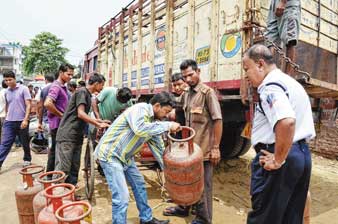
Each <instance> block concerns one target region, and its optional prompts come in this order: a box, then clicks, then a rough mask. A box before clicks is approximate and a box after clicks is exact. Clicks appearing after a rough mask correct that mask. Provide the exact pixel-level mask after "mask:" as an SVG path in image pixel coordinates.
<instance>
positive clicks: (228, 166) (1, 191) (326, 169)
mask: <svg viewBox="0 0 338 224" xmlns="http://www.w3.org/2000/svg"><path fill="white" fill-rule="evenodd" d="M22 155H23V153H22V149H21V148H13V150H12V152H11V153H10V154H9V156H8V158H7V160H6V161H5V163H4V165H3V168H2V171H1V173H0V199H1V203H0V218H1V221H0V223H4V224H16V223H19V222H18V215H17V211H16V203H15V197H14V191H15V189H16V187H17V186H18V185H19V184H20V182H21V180H22V179H21V177H20V174H19V173H18V171H19V169H20V168H21V166H22ZM253 156H254V152H253V150H251V151H249V153H247V154H246V155H244V156H243V157H241V158H240V159H234V160H228V161H222V162H221V164H220V165H219V167H218V168H217V169H216V170H215V172H214V178H213V180H214V204H213V212H214V222H213V223H215V224H224V223H231V224H242V223H246V215H247V212H248V211H249V210H250V197H249V178H250V170H249V164H250V161H251V159H252V158H253ZM46 158H47V156H46V155H36V154H34V153H33V162H34V163H35V164H40V165H45V163H46ZM142 173H143V174H144V176H145V179H146V183H147V191H148V198H149V204H150V205H151V207H152V208H153V212H154V216H155V217H157V218H165V217H163V216H162V211H163V209H164V208H165V207H166V206H168V205H170V204H168V203H163V202H162V199H161V196H160V195H161V188H160V186H159V184H158V181H157V175H156V173H155V172H154V171H149V170H143V171H142ZM80 176H81V179H80V188H79V191H78V193H79V194H80V195H83V196H84V181H83V178H82V174H80ZM95 181H96V189H95V193H94V200H93V202H92V205H93V220H94V221H95V223H96V224H110V223H111V196H110V192H109V191H108V186H107V183H106V182H105V179H104V178H103V177H101V176H100V175H99V174H98V173H96V179H95ZM311 193H312V198H313V200H312V209H311V212H312V214H311V216H312V217H311V223H316V224H334V223H337V224H338V162H337V161H334V160H328V159H324V158H322V157H320V156H316V155H313V169H312V179H311ZM192 218H193V217H192V216H190V217H188V218H174V217H173V218H170V221H171V222H170V223H173V224H185V223H190V221H191V220H192ZM128 223H129V224H134V223H135V224H136V223H139V219H138V212H137V208H136V203H135V200H134V199H133V197H132V196H131V201H130V204H129V209H128Z"/></svg>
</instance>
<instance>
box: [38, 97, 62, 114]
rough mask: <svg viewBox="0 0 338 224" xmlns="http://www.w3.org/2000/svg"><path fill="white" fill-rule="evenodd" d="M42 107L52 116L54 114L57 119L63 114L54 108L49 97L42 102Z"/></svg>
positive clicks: (52, 101)
mask: <svg viewBox="0 0 338 224" xmlns="http://www.w3.org/2000/svg"><path fill="white" fill-rule="evenodd" d="M43 105H44V106H45V107H46V108H47V110H48V111H49V112H51V113H52V114H54V115H56V116H58V117H62V116H63V113H62V112H61V111H59V110H58V109H57V108H56V106H55V103H54V100H53V99H52V98H50V97H49V96H47V98H46V100H45V102H44V104H43Z"/></svg>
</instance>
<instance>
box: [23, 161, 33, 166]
mask: <svg viewBox="0 0 338 224" xmlns="http://www.w3.org/2000/svg"><path fill="white" fill-rule="evenodd" d="M31 164H32V163H31V162H30V161H23V167H26V166H30V165H31Z"/></svg>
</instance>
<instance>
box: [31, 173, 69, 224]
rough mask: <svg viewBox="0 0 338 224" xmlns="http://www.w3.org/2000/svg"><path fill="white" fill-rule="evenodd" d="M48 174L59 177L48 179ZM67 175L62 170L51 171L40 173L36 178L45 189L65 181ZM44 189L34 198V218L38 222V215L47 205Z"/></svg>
mask: <svg viewBox="0 0 338 224" xmlns="http://www.w3.org/2000/svg"><path fill="white" fill-rule="evenodd" d="M47 176H52V177H53V178H54V177H57V178H54V179H51V180H48V179H46V177H47ZM65 177H66V174H65V173H64V172H62V171H50V172H46V173H43V174H41V175H39V176H38V177H37V178H36V180H37V181H38V182H39V183H41V184H42V185H43V189H47V188H48V187H50V186H51V185H52V184H54V183H58V182H60V181H63V180H64V179H65ZM43 192H44V191H43V190H42V191H40V192H39V193H37V194H36V195H35V197H34V200H33V210H34V220H35V223H38V215H39V213H40V211H41V210H42V209H43V208H44V207H45V206H46V203H47V201H46V197H45V196H44V193H43Z"/></svg>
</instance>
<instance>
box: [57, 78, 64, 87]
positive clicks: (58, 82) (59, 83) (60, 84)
mask: <svg viewBox="0 0 338 224" xmlns="http://www.w3.org/2000/svg"><path fill="white" fill-rule="evenodd" d="M54 82H56V83H57V84H58V85H59V86H61V87H66V85H65V84H62V83H61V82H60V81H59V80H55V81H54Z"/></svg>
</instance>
